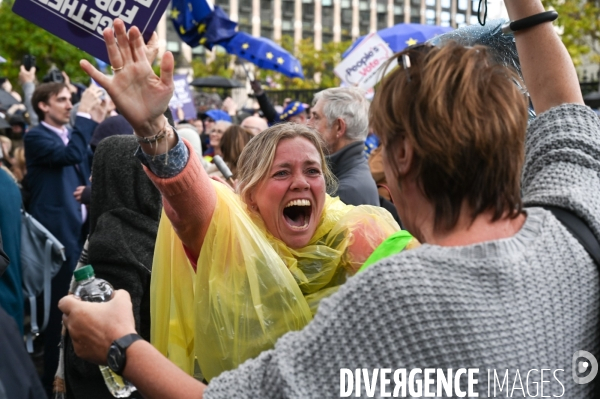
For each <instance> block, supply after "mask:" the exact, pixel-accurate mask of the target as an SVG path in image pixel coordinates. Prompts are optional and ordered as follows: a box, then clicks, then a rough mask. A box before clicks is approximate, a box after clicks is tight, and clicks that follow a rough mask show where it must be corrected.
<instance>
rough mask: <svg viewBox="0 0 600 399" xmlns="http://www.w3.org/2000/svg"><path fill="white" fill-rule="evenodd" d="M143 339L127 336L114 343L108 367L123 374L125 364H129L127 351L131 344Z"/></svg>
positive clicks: (135, 335) (132, 335)
mask: <svg viewBox="0 0 600 399" xmlns="http://www.w3.org/2000/svg"><path fill="white" fill-rule="evenodd" d="M140 339H142V340H143V338H142V337H140V336H139V335H138V334H127V335H125V336H123V337H121V338H119V339H116V340H114V341H113V343H112V345H111V346H110V348H109V350H108V355H107V359H106V362H107V364H108V367H109V368H110V369H111V370H112V371H114V372H115V373H116V374H118V375H122V374H123V370H125V364H126V363H127V355H126V351H127V348H129V346H131V344H133V343H134V342H135V341H138V340H140Z"/></svg>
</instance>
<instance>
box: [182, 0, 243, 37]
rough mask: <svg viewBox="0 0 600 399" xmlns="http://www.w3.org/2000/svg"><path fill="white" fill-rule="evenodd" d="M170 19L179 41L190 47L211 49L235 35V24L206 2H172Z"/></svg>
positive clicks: (204, 0)
mask: <svg viewBox="0 0 600 399" xmlns="http://www.w3.org/2000/svg"><path fill="white" fill-rule="evenodd" d="M171 19H172V21H173V25H174V26H175V30H176V31H177V33H178V34H179V37H181V40H183V41H184V42H185V43H187V44H189V45H190V46H191V47H196V46H199V45H204V46H205V47H206V48H208V49H211V48H212V47H213V45H215V44H216V43H218V42H220V41H224V40H228V39H230V38H231V37H232V36H233V35H235V33H236V32H235V28H236V26H237V23H236V22H233V21H231V20H230V19H229V16H228V15H227V14H225V12H224V11H223V10H222V9H221V8H220V7H219V6H213V5H211V4H210V3H208V2H207V1H206V0H172V4H171Z"/></svg>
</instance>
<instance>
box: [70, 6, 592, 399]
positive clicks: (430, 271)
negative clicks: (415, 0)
mask: <svg viewBox="0 0 600 399" xmlns="http://www.w3.org/2000/svg"><path fill="white" fill-rule="evenodd" d="M505 3H506V5H507V8H508V11H509V15H510V17H511V19H512V20H518V19H522V18H525V17H528V16H531V15H534V14H537V13H540V12H542V11H544V10H543V7H542V4H541V2H540V1H539V0H507V1H506V2H505ZM515 37H516V42H517V48H518V52H519V54H520V60H521V66H522V71H523V76H524V80H525V83H526V84H527V88H528V90H529V93H530V96H531V100H532V102H533V105H534V108H535V110H536V111H537V113H538V115H539V116H538V117H537V119H536V120H535V121H534V122H533V123H532V124H531V125H530V126H529V127H527V102H526V100H525V99H524V98H523V96H522V95H521V94H520V92H519V90H518V89H517V88H516V86H515V85H514V83H513V82H514V80H515V79H518V78H517V77H516V76H515V75H514V74H513V73H512V72H510V71H508V70H506V69H504V68H502V67H499V66H497V65H494V64H493V62H492V61H490V60H489V58H488V57H487V55H486V51H485V49H483V48H470V49H465V48H460V47H458V46H456V45H448V46H445V47H443V48H441V49H428V48H425V49H410V50H408V51H406V52H405V53H404V54H403V55H406V57H408V61H410V62H406V63H405V65H406V67H405V68H402V67H400V68H398V69H397V70H396V71H393V72H392V73H391V74H390V75H388V77H387V78H386V80H385V81H384V82H383V84H382V85H381V88H380V90H378V92H377V94H376V98H375V100H374V104H373V107H372V119H371V122H372V124H373V127H374V129H375V131H376V132H377V133H378V134H379V135H380V137H381V138H382V142H383V144H384V152H385V154H386V158H387V161H386V171H385V172H386V176H387V181H388V182H389V183H390V188H391V192H392V196H393V198H394V201H395V204H396V206H397V208H398V211H399V213H400V216H401V219H402V220H403V221H404V223H405V224H406V226H407V227H408V230H409V231H411V233H413V234H414V235H415V236H416V237H417V238H418V239H419V240H420V241H421V242H422V243H424V245H423V246H421V247H420V248H418V249H416V250H413V251H409V252H406V253H402V254H399V255H396V256H392V257H390V258H388V259H385V260H383V261H381V262H379V263H377V264H375V265H372V266H371V267H370V268H369V269H367V270H366V271H365V272H364V273H361V274H359V275H358V276H356V277H355V278H353V279H351V280H350V281H349V282H347V283H346V285H345V286H343V287H342V288H341V289H340V290H339V292H338V293H337V294H335V295H333V296H332V297H330V298H329V299H327V300H324V301H323V302H322V303H321V307H320V309H319V312H318V313H317V315H316V317H315V318H314V320H313V321H312V322H311V323H310V324H309V325H308V326H307V327H306V328H305V329H303V330H302V331H298V332H290V333H288V334H286V335H285V336H283V337H282V338H280V339H279V341H278V342H277V344H276V346H275V348H274V349H273V350H269V351H266V352H263V353H262V354H261V355H260V356H258V357H257V358H256V359H253V360H248V361H247V362H245V363H244V364H242V365H241V366H240V367H239V368H238V369H236V370H232V371H228V372H224V373H223V374H221V375H220V376H219V377H217V378H215V379H213V380H212V381H211V383H210V386H209V387H205V386H204V385H203V384H201V383H200V382H198V381H195V380H194V379H192V378H190V377H188V376H187V375H185V374H184V373H183V372H181V371H180V370H178V369H177V368H176V367H175V366H173V365H172V364H170V363H169V362H168V360H166V359H165V358H164V357H162V356H161V355H160V354H159V353H158V352H157V351H156V350H154V349H153V348H152V346H151V345H150V344H149V343H147V342H144V341H136V342H135V343H134V344H133V345H131V346H130V347H129V349H127V363H126V366H125V369H124V376H125V377H126V378H127V379H129V380H130V381H132V382H133V383H134V384H135V385H136V386H137V387H138V389H139V390H140V391H141V392H142V393H143V394H144V396H146V397H148V398H162V397H177V398H188V397H189V398H192V397H193V398H199V397H203V396H204V397H205V398H231V397H248V398H255V397H259V398H283V397H290V398H322V397H340V396H343V397H346V396H352V397H355V396H362V397H374V396H375V397H379V396H381V397H385V396H389V395H388V394H390V395H394V396H398V395H399V396H405V397H406V396H409V397H421V396H430V397H433V396H438V397H441V396H443V397H447V396H452V397H464V396H465V395H468V396H469V397H476V396H479V397H524V396H528V397H552V396H555V397H565V398H586V397H590V396H591V392H592V390H593V388H594V382H591V383H588V384H581V382H583V379H581V378H579V377H581V375H580V374H578V373H580V372H584V375H585V368H586V367H588V369H589V368H591V369H592V373H594V372H595V371H594V370H593V369H594V368H595V369H596V371H597V367H598V365H597V362H596V363H595V364H594V359H593V356H597V355H598V349H599V348H598V339H599V337H598V311H599V281H598V272H597V269H596V266H595V265H594V263H593V261H592V259H591V258H590V256H589V255H588V254H587V253H586V251H585V250H584V249H583V247H582V246H581V245H580V244H579V243H578V241H577V240H576V239H575V238H574V237H573V236H572V235H571V234H569V232H568V231H567V230H566V229H565V227H563V225H562V224H561V223H560V222H559V221H558V220H557V219H556V218H555V217H554V216H553V215H552V214H551V213H550V212H547V211H545V210H543V209H541V208H540V207H539V206H540V205H556V206H561V207H564V208H566V209H568V210H570V211H572V212H573V213H575V214H577V215H579V216H580V217H581V218H582V219H583V220H585V221H586V222H587V224H588V225H589V226H590V227H591V229H592V231H593V232H594V234H595V235H596V237H597V238H599V237H600V177H599V172H600V136H599V134H600V124H599V123H598V118H597V117H596V116H595V114H594V113H593V112H592V111H591V110H590V109H588V108H586V107H585V106H583V101H582V98H581V93H580V91H579V85H578V81H577V76H576V73H575V70H574V68H573V65H572V62H571V60H570V58H569V56H568V54H567V52H566V49H565V48H564V46H563V45H562V43H561V42H560V39H559V38H558V36H557V34H556V33H555V31H554V29H553V27H552V25H551V24H549V23H542V24H539V25H537V26H535V27H533V28H530V29H526V30H523V31H519V32H517V33H516V34H515ZM134 38H136V39H137V36H134ZM107 42H108V40H107ZM119 42H120V43H124V39H122V38H119ZM125 47H126V46H125ZM141 47H143V44H142V43H141V40H132V48H133V50H134V51H138V52H140V48H141ZM111 51H113V53H111ZM111 51H109V54H112V55H111V56H112V57H114V60H116V61H118V62H119V63H118V64H117V65H120V61H125V65H124V67H125V69H126V70H127V68H129V67H131V65H130V63H129V62H128V61H127V60H128V58H127V57H128V56H127V54H125V53H124V54H123V58H121V57H118V58H117V57H116V56H115V54H114V50H111ZM121 51H122V52H125V51H128V49H122V50H121ZM402 60H403V58H401V61H402ZM404 61H407V59H406V58H404ZM401 65H402V63H401ZM409 65H410V67H408V66H409ZM86 70H87V71H88V72H90V73H91V74H92V76H95V74H96V72H94V71H92V69H91V68H90V67H87V68H86ZM171 71H172V65H169V64H168V63H164V62H163V70H162V71H161V72H162V73H163V74H165V76H169V74H170V72H171ZM120 73H122V72H120ZM132 75H133V74H132ZM132 75H121V77H123V76H132ZM131 79H134V77H133V76H132V78H131ZM139 79H144V78H143V77H140V78H139ZM124 81H125V79H124V78H123V79H121V80H118V79H115V80H113V81H112V82H111V83H110V84H111V85H112V87H107V90H108V91H109V92H110V93H112V92H113V91H114V90H118V89H119V87H121V85H123V84H125V83H126V84H130V83H131V82H124ZM136 84H140V85H143V84H142V83H136ZM156 84H158V83H156ZM143 89H144V88H143V87H142V86H140V93H142V94H143ZM148 90H150V88H148ZM155 90H156V88H155ZM143 98H144V97H143V96H142V95H140V98H139V99H133V100H135V101H131V100H132V99H129V100H130V104H138V103H141V102H143ZM138 100H139V101H138ZM123 106H127V104H123ZM119 107H121V105H119ZM526 132H527V133H526ZM521 173H522V174H521ZM521 189H522V192H523V196H522V197H521V195H520V190H521ZM130 306H131V305H130V304H129V300H128V296H127V294H126V293H125V292H123V291H118V292H117V294H116V296H115V298H114V299H113V300H112V301H111V302H109V303H105V304H93V303H81V302H79V301H76V300H73V299H72V298H69V297H67V298H64V299H63V300H62V302H61V304H60V307H61V309H62V310H63V312H64V313H65V314H66V315H67V316H66V324H67V326H68V328H69V330H70V332H71V336H72V337H73V342H74V344H75V349H76V351H77V353H78V354H79V355H80V356H82V357H85V358H87V359H89V360H91V361H95V362H98V363H105V362H106V354H107V351H108V347H109V345H110V343H111V342H112V340H114V339H117V338H119V337H121V336H123V335H125V334H127V333H130V332H133V331H134V329H133V319H132V317H131V311H130ZM105 320H109V322H108V323H107V322H105ZM578 351H587V352H589V353H590V354H589V355H588V358H587V360H586V362H582V361H578V359H579V354H580V353H582V352H578ZM576 352H577V354H576ZM572 360H573V361H572ZM576 366H577V368H578V370H574V368H575V367H576ZM358 369H362V371H361V370H358ZM425 369H434V370H433V374H432V372H431V371H427V370H425ZM448 369H451V370H448ZM459 369H467V370H459ZM438 378H442V379H443V378H446V379H447V381H449V383H448V384H449V385H448V384H446V385H448V386H445V385H444V384H442V382H441V380H438ZM431 381H433V385H432V384H431ZM429 393H431V395H429Z"/></svg>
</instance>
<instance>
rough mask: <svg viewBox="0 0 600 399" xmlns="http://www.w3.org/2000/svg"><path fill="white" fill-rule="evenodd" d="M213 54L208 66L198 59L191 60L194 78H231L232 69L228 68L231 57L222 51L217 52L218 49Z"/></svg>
mask: <svg viewBox="0 0 600 399" xmlns="http://www.w3.org/2000/svg"><path fill="white" fill-rule="evenodd" d="M215 53H216V54H215V58H214V60H213V61H212V62H211V63H210V64H208V63H206V62H205V60H202V59H198V58H194V59H193V60H192V69H193V70H194V77H202V76H213V75H216V76H223V77H225V78H231V77H232V76H233V69H230V68H229V67H230V65H231V59H232V56H231V55H229V54H227V53H225V52H224V51H218V49H217V51H215Z"/></svg>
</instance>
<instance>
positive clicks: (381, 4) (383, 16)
mask: <svg viewBox="0 0 600 399" xmlns="http://www.w3.org/2000/svg"><path fill="white" fill-rule="evenodd" d="M387 27H388V13H387V0H377V29H378V30H379V29H385V28H387Z"/></svg>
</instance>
